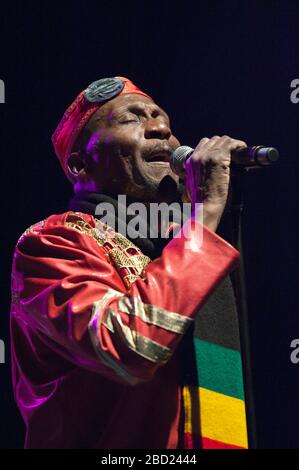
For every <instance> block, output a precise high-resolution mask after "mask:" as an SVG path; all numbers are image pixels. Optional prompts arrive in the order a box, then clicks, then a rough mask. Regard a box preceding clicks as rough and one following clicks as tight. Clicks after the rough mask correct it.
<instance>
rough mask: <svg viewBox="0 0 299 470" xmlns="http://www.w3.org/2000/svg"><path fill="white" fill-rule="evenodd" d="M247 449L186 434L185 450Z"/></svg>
mask: <svg viewBox="0 0 299 470" xmlns="http://www.w3.org/2000/svg"><path fill="white" fill-rule="evenodd" d="M201 448H202V449H245V447H240V446H235V445H233V444H227V443H225V442H221V441H216V440H214V439H209V438H208V437H202V438H201V437H200V436H199V435H198V434H192V433H190V432H185V433H184V449H201Z"/></svg>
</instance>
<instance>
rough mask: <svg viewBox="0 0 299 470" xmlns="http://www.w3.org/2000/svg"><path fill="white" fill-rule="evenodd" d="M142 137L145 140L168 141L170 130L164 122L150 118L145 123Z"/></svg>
mask: <svg viewBox="0 0 299 470" xmlns="http://www.w3.org/2000/svg"><path fill="white" fill-rule="evenodd" d="M144 136H145V138H146V139H169V138H170V136H171V130H170V128H169V127H168V125H167V124H166V122H162V121H161V120H160V119H158V118H153V117H152V118H150V119H148V121H147V124H146V127H145V132H144Z"/></svg>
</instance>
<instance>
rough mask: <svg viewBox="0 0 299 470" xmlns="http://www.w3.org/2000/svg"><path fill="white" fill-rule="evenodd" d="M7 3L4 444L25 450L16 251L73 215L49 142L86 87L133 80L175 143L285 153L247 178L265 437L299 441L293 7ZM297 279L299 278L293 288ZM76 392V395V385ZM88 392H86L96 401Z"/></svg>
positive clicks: (259, 409)
mask: <svg viewBox="0 0 299 470" xmlns="http://www.w3.org/2000/svg"><path fill="white" fill-rule="evenodd" d="M5 5H6V6H4V4H2V5H1V16H0V31H1V32H0V40H1V41H0V51H1V55H0V64H1V66H0V79H2V80H4V82H5V86H6V90H5V91H6V103H5V104H1V105H0V119H1V127H0V136H1V139H0V152H1V153H0V157H1V189H2V194H1V201H2V209H1V215H2V217H1V222H2V224H1V235H2V242H1V258H2V260H1V261H2V262H1V266H2V268H3V269H1V309H0V313H1V316H0V338H1V339H3V340H4V341H5V345H6V363H5V364H0V448H15V447H21V446H22V443H23V438H24V428H23V425H22V421H21V418H20V416H19V413H18V411H17V409H16V407H15V405H14V401H13V397H12V389H11V385H10V380H11V379H10V358H9V302H10V292H9V288H10V269H11V260H12V254H13V248H14V245H15V243H16V241H17V239H18V237H19V236H20V235H21V233H22V232H23V231H24V229H25V228H26V227H28V226H29V225H31V224H32V223H34V222H36V221H38V220H41V219H43V218H45V217H46V216H48V215H50V214H51V213H59V212H63V211H65V210H66V208H67V201H68V198H69V196H70V194H71V192H72V190H71V187H70V185H69V183H68V182H67V181H66V179H65V177H64V174H63V172H62V171H61V169H60V166H59V163H58V162H57V161H56V157H55V155H54V152H53V149H52V146H51V142H50V136H51V134H52V132H53V130H54V129H55V126H56V125H57V123H58V120H59V119H60V118H61V115H62V113H63V112H64V111H65V109H66V107H67V105H69V104H70V103H71V101H72V100H73V99H74V98H75V96H76V95H77V94H78V92H79V91H81V90H82V89H83V88H85V87H86V86H87V85H88V84H89V83H90V82H92V81H94V80H96V79H99V78H103V77H110V76H114V75H122V76H127V77H129V78H131V79H132V80H133V81H134V82H135V83H136V84H137V85H138V86H139V87H140V88H141V89H144V91H146V92H147V93H149V94H150V95H151V96H152V97H153V98H154V99H155V101H156V102H157V103H158V104H160V105H161V106H162V107H164V108H165V109H166V111H167V112H168V114H169V115H170V117H171V121H172V127H173V132H174V133H175V134H176V135H177V136H178V138H179V140H180V141H181V142H182V143H184V144H187V145H190V146H195V145H196V144H197V142H198V141H199V139H200V138H201V137H204V136H208V137H211V136H212V135H215V134H218V135H222V134H229V135H231V136H232V137H235V138H241V139H242V140H245V141H246V142H247V143H248V144H249V145H250V144H251V145H254V144H264V145H272V146H275V147H277V148H278V149H279V150H280V154H281V159H280V161H279V163H278V164H277V165H276V166H275V167H272V168H269V169H265V170H259V171H256V172H254V173H250V175H248V177H247V181H246V182H245V184H244V193H245V213H244V225H243V231H244V251H245V263H246V275H247V290H248V306H249V319H250V333H251V348H252V364H253V377H254V391H255V400H256V418H257V436H258V445H259V447H261V448H264V447H268V448H299V398H298V397H299V395H298V389H299V364H298V365H295V364H292V363H291V361H290V352H291V349H290V342H291V340H292V339H294V338H298V337H299V322H298V302H297V299H295V292H296V291H295V286H296V285H297V288H298V270H297V269H296V267H297V263H298V249H297V240H298V209H297V206H298V204H297V202H298V157H299V155H298V153H299V152H298V148H299V137H298V136H299V128H298V115H299V103H298V104H297V105H296V104H293V103H291V100H290V93H291V88H290V83H291V81H292V80H293V79H294V78H299V3H298V2H297V1H290V0H288V1H250V2H247V1H244V0H239V1H233V0H231V1H206V2H194V3H193V2H190V1H188V0H184V1H179V0H177V1H163V0H160V1H159V2H155V1H151V2H147V1H138V2H137V1H128V0H127V1H126V2H121V1H117V0H115V1H103V0H102V1H101V0H99V1H85V2H82V1H81V2H79V1H63V2H58V1H51V2H50V1H43V2H39V3H38V2H35V1H32V0H31V1H26V2H25V1H20V0H16V1H14V2H6V3H5ZM296 281H297V283H296ZM74 393H75V391H74ZM87 399H88V397H87Z"/></svg>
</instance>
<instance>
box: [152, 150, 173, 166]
mask: <svg viewBox="0 0 299 470" xmlns="http://www.w3.org/2000/svg"><path fill="white" fill-rule="evenodd" d="M169 158H170V152H169V151H163V152H157V153H155V154H152V155H150V156H149V157H148V158H147V159H146V161H147V163H153V164H160V165H161V164H163V165H169Z"/></svg>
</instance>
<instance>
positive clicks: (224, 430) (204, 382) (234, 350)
mask: <svg viewBox="0 0 299 470" xmlns="http://www.w3.org/2000/svg"><path fill="white" fill-rule="evenodd" d="M100 202H109V203H111V204H112V205H113V206H114V207H115V211H117V196H116V197H115V196H112V197H111V196H108V195H103V194H99V193H83V192H81V193H77V194H76V195H75V197H74V198H73V199H72V200H71V202H70V207H69V208H70V209H71V210H75V211H81V212H85V213H89V214H92V215H94V214H95V207H96V205H97V204H99V203H100ZM116 214H117V212H116ZM168 241H169V239H165V238H160V239H150V238H136V239H134V240H132V242H133V243H134V244H135V245H136V246H138V248H139V249H140V250H141V251H142V252H143V253H144V254H145V255H147V256H148V257H149V258H151V259H152V260H153V259H155V258H157V257H158V256H160V255H161V252H162V250H163V248H164V246H165V245H166V243H167V242H168ZM180 347H181V351H182V357H183V363H182V364H183V367H182V377H181V390H182V395H181V399H182V403H181V405H182V406H181V410H182V413H181V424H180V433H179V434H180V439H179V441H180V442H179V447H180V448H183V449H198V448H202V449H213V448H214V449H221V448H224V449H225V448H226V449H239V448H241V449H242V448H243V449H244V448H247V447H248V443H247V426H246V413H245V402H244V388H243V375H242V361H241V351H240V340H239V326H238V315H237V310H236V305H235V297H234V291H233V287H232V283H231V280H230V277H229V276H228V277H226V278H225V279H223V281H222V282H221V284H220V285H219V286H218V287H217V288H216V289H215V290H214V292H213V294H212V295H211V296H210V297H209V299H208V301H207V302H206V304H205V305H204V306H203V307H202V308H201V309H200V311H199V312H198V314H197V316H196V318H195V321H194V323H193V325H192V326H191V327H190V328H189V330H188V331H187V333H186V334H185V336H184V338H183V340H182V342H181V344H180Z"/></svg>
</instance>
